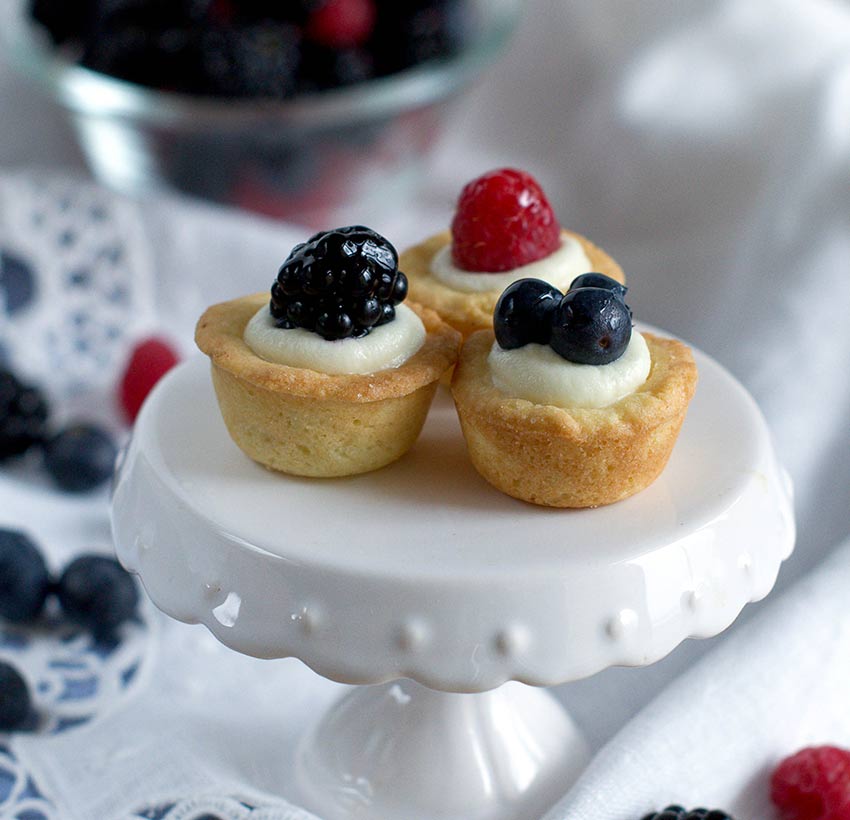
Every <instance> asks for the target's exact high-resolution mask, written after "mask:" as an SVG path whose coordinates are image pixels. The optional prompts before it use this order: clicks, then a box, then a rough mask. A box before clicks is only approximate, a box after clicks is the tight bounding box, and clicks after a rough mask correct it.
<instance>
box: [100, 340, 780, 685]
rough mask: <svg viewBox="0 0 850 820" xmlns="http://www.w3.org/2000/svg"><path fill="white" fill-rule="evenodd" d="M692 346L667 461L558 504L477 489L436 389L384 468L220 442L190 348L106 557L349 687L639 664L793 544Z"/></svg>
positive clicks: (128, 486) (125, 488)
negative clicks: (313, 462) (573, 507)
mask: <svg viewBox="0 0 850 820" xmlns="http://www.w3.org/2000/svg"><path fill="white" fill-rule="evenodd" d="M697 362H698V365H699V368H700V383H699V387H698V389H697V394H696V397H695V398H694V401H693V402H692V405H691V408H690V411H689V413H688V417H687V419H686V421H685V425H684V427H683V430H682V434H681V436H680V438H679V441H678V443H677V445H676V448H675V450H674V452H673V456H672V458H671V460H670V463H669V464H668V466H667V468H666V470H665V471H664V473H663V474H662V476H661V477H660V478H659V479H658V480H657V481H656V482H655V484H653V485H652V486H651V487H650V488H649V489H647V490H645V491H644V492H642V493H640V494H638V495H637V496H635V497H633V498H631V499H628V500H627V501H624V502H620V503H618V504H615V505H612V506H609V507H604V508H600V509H596V510H583V511H570V510H552V509H544V508H540V507H535V506H532V505H528V504H525V503H523V502H521V501H516V500H514V499H511V498H508V497H507V496H504V495H502V494H501V493H499V492H497V491H496V490H494V489H493V488H491V487H490V486H489V485H488V484H486V483H485V482H484V481H483V480H482V479H481V478H480V477H479V476H478V475H477V474H476V473H475V471H474V470H473V468H472V467H471V465H470V463H469V460H468V458H467V455H466V451H465V448H464V444H463V440H462V437H461V434H460V431H459V427H458V424H457V420H456V417H455V413H454V409H453V407H452V405H451V401H450V399H449V397H448V396H447V395H442V394H441V395H438V398H437V400H436V402H435V405H434V407H433V409H432V412H431V415H430V416H429V419H428V422H427V424H426V426H425V429H424V431H423V434H422V437H421V438H420V440H419V441H418V443H417V444H416V445H415V447H414V448H413V450H412V451H411V452H410V453H408V454H407V455H406V456H405V457H404V458H403V459H401V460H400V461H399V462H397V463H396V464H394V465H390V466H389V467H386V468H384V469H382V470H379V471H377V472H375V473H371V474H369V475H364V476H358V477H353V478H346V479H333V480H317V479H300V478H291V477H287V476H283V475H278V474H275V473H271V472H269V471H267V470H265V469H263V468H262V467H259V466H258V465H256V464H254V463H253V462H251V461H250V460H248V459H247V458H246V457H245V456H244V455H243V454H242V453H241V451H240V450H238V449H237V447H236V446H235V445H234V444H233V443H232V442H231V440H230V438H229V437H228V435H227V433H226V431H225V428H224V425H223V423H222V421H221V417H220V415H219V411H218V407H217V404H216V401H215V398H214V394H213V391H212V387H211V384H210V379H209V373H208V365H207V362H206V360H204V359H200V358H198V359H196V360H193V361H190V362H188V363H186V364H184V365H182V366H180V367H179V368H177V369H175V370H174V371H172V373H171V374H169V375H168V376H167V377H166V378H165V379H164V380H163V381H162V382H161V383H160V385H159V386H158V387H157V389H156V390H155V391H154V393H153V394H152V395H151V397H150V398H149V400H148V402H147V403H146V405H145V407H144V409H143V411H142V413H141V415H140V417H139V419H138V421H137V424H136V430H135V434H134V437H133V440H132V443H131V445H130V448H129V450H128V452H127V455H126V458H125V461H124V464H123V467H122V469H121V470H120V472H119V476H118V480H117V484H116V488H115V494H114V501H113V528H114V533H115V540H116V544H117V549H118V553H119V556H120V558H121V560H122V561H123V562H124V564H125V565H126V566H127V567H128V568H129V569H131V570H133V571H135V572H138V573H139V574H140V575H141V577H142V580H143V582H144V584H145V586H146V588H147V590H148V592H149V593H150V595H151V597H152V598H153V600H154V601H155V603H156V604H157V605H158V606H159V607H160V608H162V609H163V610H165V611H166V612H167V613H169V614H170V615H172V616H174V617H176V618H178V619H180V620H183V621H188V622H202V623H204V624H206V625H207V626H208V627H209V629H210V630H211V631H212V632H213V633H214V634H215V635H216V636H217V637H218V638H219V639H220V640H221V641H223V642H224V643H225V644H227V645H228V646H231V647H233V648H234V649H237V650H238V651H240V652H244V653H247V654H250V655H256V656H260V657H282V656H289V655H294V656H296V657H299V658H301V659H302V660H303V661H304V662H305V663H307V664H309V665H310V666H311V667H312V668H314V669H315V670H317V671H318V672H319V673H320V674H322V675H324V676H326V677H329V678H333V679H335V680H340V681H344V682H348V683H381V682H386V681H391V680H396V679H398V678H412V679H415V680H417V681H419V682H420V683H423V684H425V685H426V686H429V687H432V688H435V689H442V690H446V691H453V692H478V691H485V690H488V689H491V688H494V687H497V686H499V685H500V684H502V683H504V682H505V681H508V680H511V679H515V680H520V681H523V682H527V683H532V684H537V685H548V684H557V683H563V682H565V681H569V680H574V679H577V678H581V677H583V676H586V675H591V674H593V673H595V672H597V671H599V670H601V669H603V668H605V667H607V666H609V665H612V664H629V665H636V664H647V663H651V662H653V661H655V660H658V659H659V658H661V657H662V656H664V655H665V654H667V653H668V652H670V651H671V650H672V649H673V648H674V647H675V646H676V645H677V644H678V643H679V642H680V641H681V640H683V639H684V638H686V637H688V636H710V635H714V634H716V633H717V632H719V631H721V630H722V629H724V628H726V627H727V626H728V625H729V624H730V623H731V622H732V621H733V620H734V618H735V617H736V616H737V614H738V613H739V612H740V610H741V608H742V607H743V606H744V605H745V604H746V603H747V602H748V601H754V600H758V599H760V598H762V597H763V596H764V595H766V594H767V593H768V591H769V590H770V589H771V587H772V586H773V583H774V580H775V578H776V574H777V572H778V569H779V565H780V562H781V561H782V560H783V559H784V558H785V557H787V556H788V554H789V553H790V551H791V549H792V546H793V537H794V526H793V519H792V513H791V502H790V490H789V486H788V483H787V480H786V479H785V478H784V474H783V472H782V470H781V468H780V467H779V466H778V465H777V463H776V460H775V456H774V453H773V449H772V447H771V443H770V439H769V436H768V433H767V430H766V427H765V424H764V421H763V419H762V416H761V414H760V412H759V411H758V409H757V408H756V406H755V404H754V403H753V401H752V400H751V399H750V397H749V396H748V394H747V393H746V392H745V391H744V390H743V388H741V387H740V386H739V385H738V384H737V382H735V380H734V379H733V378H732V377H731V376H730V375H729V374H728V373H727V372H726V371H725V370H723V369H722V368H721V367H720V366H719V365H717V364H716V363H715V362H713V361H712V360H711V359H709V358H708V357H706V356H705V355H701V354H697Z"/></svg>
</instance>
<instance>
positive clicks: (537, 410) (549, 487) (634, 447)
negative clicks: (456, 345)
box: [452, 330, 697, 507]
mask: <svg viewBox="0 0 850 820" xmlns="http://www.w3.org/2000/svg"><path fill="white" fill-rule="evenodd" d="M644 338H645V339H646V341H647V345H648V346H649V350H650V355H651V357H652V367H651V369H650V373H649V377H648V378H647V380H646V382H645V383H644V384H643V385H642V386H641V387H640V388H639V389H638V390H636V391H635V392H634V393H632V394H630V395H628V396H626V397H625V398H623V399H621V400H620V401H618V402H616V403H615V404H613V405H611V406H610V407H605V408H601V409H572V410H565V409H563V408H560V407H554V406H551V405H540V404H533V403H532V402H529V401H526V400H524V399H518V398H511V397H509V396H505V395H504V394H503V393H501V392H500V391H498V390H497V389H496V388H495V387H494V386H493V383H492V379H491V377H490V371H489V367H488V365H487V355H488V353H489V351H490V347H491V345H492V343H493V339H494V336H493V333H492V331H487V330H485V331H478V332H476V333H474V334H473V335H472V336H471V337H470V338H469V339H468V340H467V342H466V343H465V345H464V347H463V350H462V351H461V357H460V361H459V363H458V365H457V367H456V368H455V374H454V378H453V379H452V395H453V396H454V399H455V404H456V406H457V411H458V416H459V418H460V422H461V427H462V428H463V433H464V437H465V439H466V442H467V447H468V450H469V455H470V458H471V459H472V462H473V464H474V465H475V468H476V469H477V470H478V472H479V473H480V474H481V475H482V476H483V477H484V478H485V479H486V480H487V481H489V482H490V483H491V484H492V485H493V486H495V487H496V488H497V489H499V490H501V491H502V492H504V493H507V494H508V495H511V496H513V497H515V498H520V499H522V500H524V501H528V502H531V503H533V504H540V505H544V506H551V507H597V506H601V505H603V504H611V503H613V502H615V501H619V500H621V499H624V498H628V497H629V496H631V495H634V494H635V493H637V492H639V491H640V490H642V489H644V488H646V487H648V486H649V485H650V484H651V483H652V482H653V481H654V480H655V479H656V478H657V477H658V476H659V475H660V473H661V471H662V470H663V469H664V466H665V465H666V463H667V460H668V458H669V457H670V453H671V452H672V449H673V445H674V444H675V442H676V437H677V436H678V434H679V430H680V428H681V425H682V422H683V421H684V418H685V414H686V412H687V408H688V404H689V402H690V400H691V398H692V397H693V394H694V391H695V389H696V382H697V369H696V363H695V362H694V359H693V354H692V353H691V351H690V348H688V346H687V345H685V344H683V343H682V342H679V341H676V340H674V339H664V338H661V337H658V336H655V335H653V334H651V333H646V334H644Z"/></svg>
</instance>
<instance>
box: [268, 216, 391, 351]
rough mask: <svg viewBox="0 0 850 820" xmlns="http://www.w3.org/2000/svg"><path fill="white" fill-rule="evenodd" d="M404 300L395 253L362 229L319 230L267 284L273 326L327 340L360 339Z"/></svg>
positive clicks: (371, 233) (386, 244)
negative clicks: (273, 280) (306, 332)
mask: <svg viewBox="0 0 850 820" xmlns="http://www.w3.org/2000/svg"><path fill="white" fill-rule="evenodd" d="M406 296H407V277H406V276H405V275H404V274H403V273H401V272H400V271H399V269H398V254H397V253H396V249H395V248H394V247H393V246H392V245H391V244H390V243H389V242H388V241H387V240H386V239H384V237H383V236H381V235H380V234H378V233H375V231H373V230H371V229H370V228H366V227H364V226H362V225H353V226H351V227H348V228H337V229H335V230H332V231H321V232H319V233H317V234H315V235H314V236H311V237H310V239H309V240H308V241H307V242H304V243H301V244H300V245H296V246H295V247H294V248H293V249H292V251H291V252H290V254H289V256H288V257H287V259H286V261H285V262H284V263H283V265H282V266H281V269H280V272H279V273H278V275H277V279H276V280H275V282H274V283H273V284H272V288H271V302H270V304H269V310H270V312H271V315H272V316H273V317H274V319H275V321H276V323H277V325H278V327H284V328H292V327H301V328H305V329H306V330H311V331H314V332H316V333H318V334H319V335H320V336H322V337H324V338H325V339H328V340H331V341H333V340H336V339H346V338H348V337H351V336H354V337H357V336H365V335H366V334H367V333H369V331H370V330H371V329H372V328H373V327H375V326H377V325H381V324H385V323H386V322H389V321H392V319H393V318H394V317H395V308H394V306H395V305H397V304H399V303H400V302H402V301H404V299H405V297H406Z"/></svg>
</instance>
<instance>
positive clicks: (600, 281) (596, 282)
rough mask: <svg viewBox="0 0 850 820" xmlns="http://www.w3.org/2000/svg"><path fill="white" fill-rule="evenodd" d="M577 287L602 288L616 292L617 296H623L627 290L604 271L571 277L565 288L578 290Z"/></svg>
mask: <svg viewBox="0 0 850 820" xmlns="http://www.w3.org/2000/svg"><path fill="white" fill-rule="evenodd" d="M579 288H604V289H605V290H610V291H611V292H612V293H616V294H617V296H625V295H626V292H627V291H628V288H627V287H626V286H625V285H624V284H622V283H621V282H618V281H617V280H616V279H612V278H611V277H610V276H606V275H605V274H604V273H583V274H582V275H581V276H577V277H576V278H575V279H573V281H572V284H571V285H570V286H569V288H567V290H578V289H579Z"/></svg>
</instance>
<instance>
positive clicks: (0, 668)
mask: <svg viewBox="0 0 850 820" xmlns="http://www.w3.org/2000/svg"><path fill="white" fill-rule="evenodd" d="M32 711H33V708H32V700H31V698H30V692H29V687H28V686H27V683H26V681H25V680H24V679H23V677H21V673H20V672H18V670H17V669H15V667H14V666H12V665H11V664H8V663H6V662H4V661H0V731H2V732H10V731H15V730H16V729H20V728H21V727H22V726H24V725H25V724H26V723H27V720H28V718H29V717H30V716H31V715H32Z"/></svg>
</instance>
